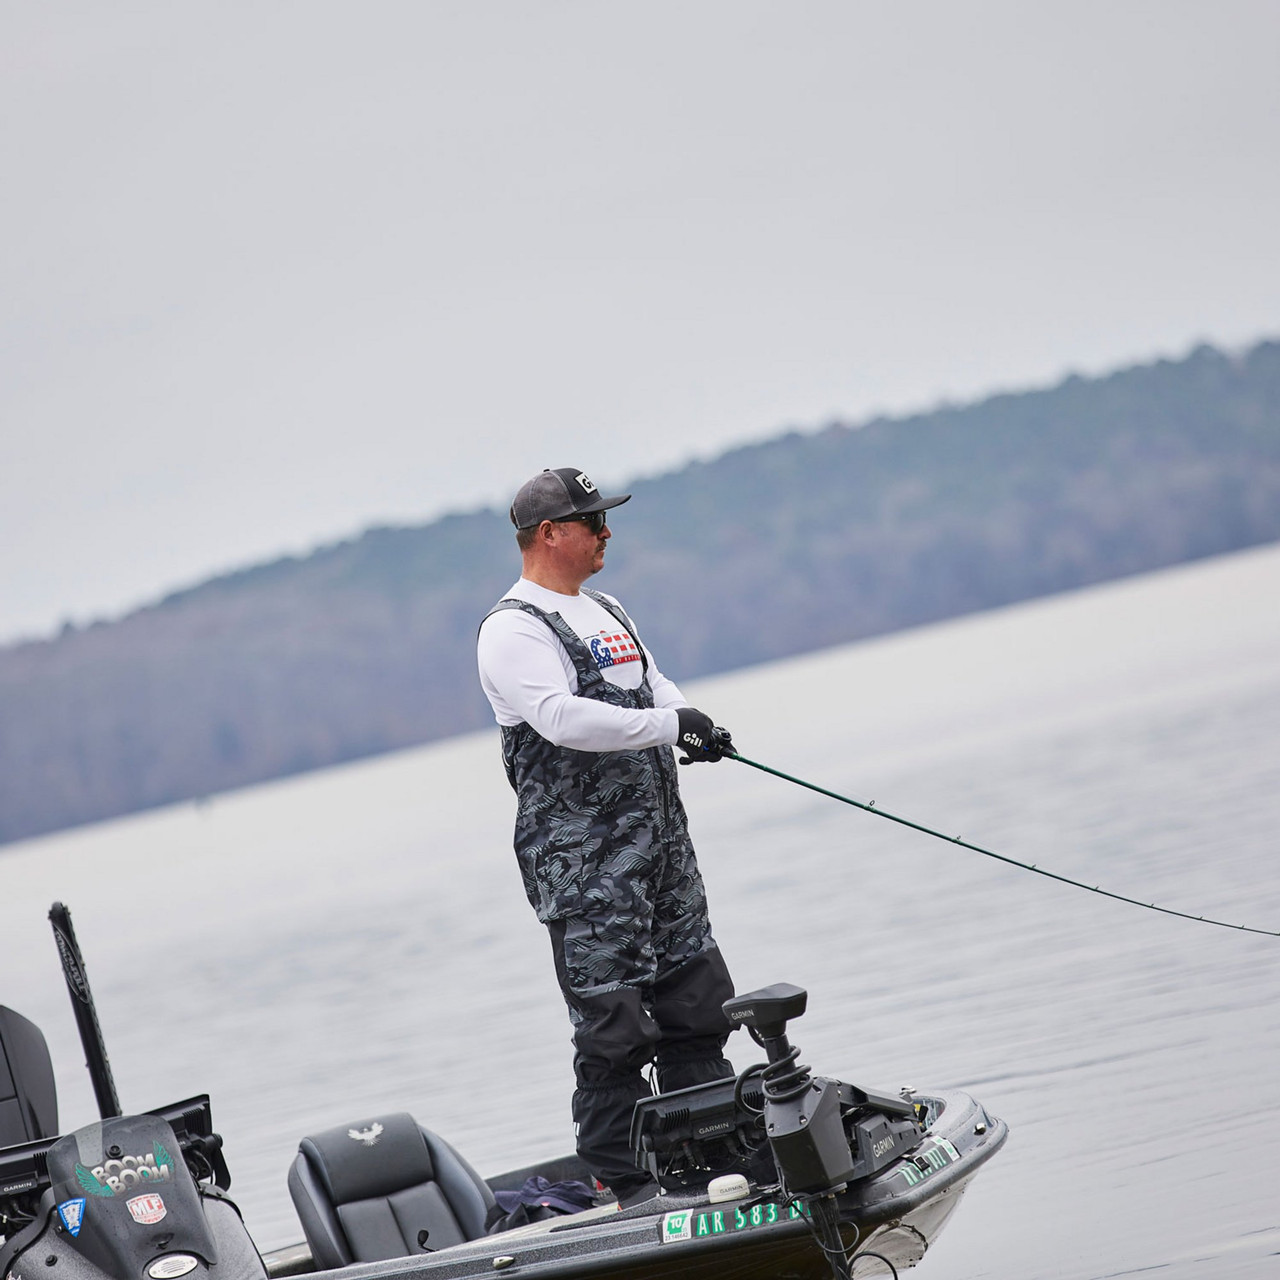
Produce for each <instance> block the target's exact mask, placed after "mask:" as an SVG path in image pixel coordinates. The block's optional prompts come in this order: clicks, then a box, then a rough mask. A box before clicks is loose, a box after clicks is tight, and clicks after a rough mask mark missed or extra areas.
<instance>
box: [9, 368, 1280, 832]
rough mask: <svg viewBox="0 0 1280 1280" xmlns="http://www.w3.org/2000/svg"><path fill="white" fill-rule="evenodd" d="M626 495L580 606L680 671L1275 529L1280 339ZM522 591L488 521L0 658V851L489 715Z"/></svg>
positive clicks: (185, 597)
mask: <svg viewBox="0 0 1280 1280" xmlns="http://www.w3.org/2000/svg"><path fill="white" fill-rule="evenodd" d="M566 462H573V463H576V464H578V465H581V466H584V467H586V468H587V469H588V470H595V469H602V468H605V467H607V463H608V459H606V458H598V459H590V458H583V459H577V458H571V459H565V458H548V459H547V465H549V466H560V465H564V464H565V463H566ZM631 491H632V492H633V493H634V495H635V497H634V499H633V501H632V502H630V503H629V504H628V505H627V506H625V507H623V508H622V509H621V510H619V511H618V512H616V513H615V515H614V519H613V520H612V522H611V524H612V527H613V529H614V539H613V541H612V543H611V545H610V550H609V558H608V559H609V563H608V567H607V568H606V570H605V572H604V573H603V574H602V575H601V577H600V579H599V580H598V585H599V586H601V587H602V588H603V589H604V590H607V591H610V592H612V593H614V594H616V595H618V596H620V597H621V598H622V599H623V601H624V602H625V603H626V604H627V606H628V607H629V608H630V609H632V610H633V611H634V613H635V614H636V616H637V618H638V619H640V620H641V622H642V624H643V626H644V638H645V640H646V642H647V643H648V644H649V645H650V646H651V647H652V648H653V649H654V650H655V652H656V653H657V654H658V655H659V656H660V658H661V661H662V665H663V668H664V670H665V671H666V672H667V673H668V674H669V675H671V676H672V677H673V678H675V679H677V680H687V679H689V678H691V677H694V676H698V675H703V674H707V673H711V672H716V671H722V670H727V669H730V668H733V667H738V666H742V665H745V664H749V663H754V662H760V661H765V660H768V659H772V658H778V657H783V656H786V655H789V654H795V653H800V652H804V651H806V650H811V649H816V648H820V647H824V646H827V645H832V644H838V643H841V642H844V641H848V640H854V639H857V638H859V637H863V636H869V635H875V634H879V633H883V632H887V631H891V630H894V629H896V628H900V627H906V626H911V625H914V624H918V623H922V622H928V621H933V620H936V619H940V618H945V617H949V616H953V615H956V614H960V613H966V612H970V611H973V610H977V609H984V608H989V607H991V606H994V605H1000V604H1005V603H1009V602H1011V601H1015V600H1021V599H1025V598H1028V597H1031V596H1037V595H1043V594H1046V593H1050V592H1055V591H1061V590H1064V589H1067V588H1071V587H1078V586H1083V585H1086V584H1088V583H1094V582H1099V581H1103V580H1106V579H1109V578H1114V577H1118V576H1122V575H1126V574H1131V573H1138V572H1142V571H1144V570H1148V569H1154V568H1158V567H1162V566H1165V565H1170V564H1175V563H1178V562H1181V561H1184V560H1190V559H1195V558H1197V557H1202V556H1207V555H1213V554H1216V553H1218V552H1223V551H1230V550H1234V549H1237V548H1241V547H1245V546H1250V545H1253V544H1256V543H1260V542H1266V541H1270V540H1274V539H1276V538H1280V343H1263V344H1261V345H1259V346H1257V347H1255V348H1254V349H1253V350H1252V351H1250V352H1249V353H1248V354H1247V355H1245V356H1243V357H1240V358H1232V357H1228V356H1226V355H1223V354H1221V353H1219V352H1217V351H1215V350H1213V349H1211V348H1208V347H1201V348H1199V349H1197V350H1196V351H1194V352H1193V353H1192V354H1191V355H1190V356H1189V357H1187V358H1186V359H1185V360H1182V361H1177V362H1170V361H1161V362H1159V363H1156V364H1153V365H1149V366H1143V367H1139V368H1133V369H1127V370H1123V371H1121V372H1118V373H1115V374H1112V375H1110V376H1108V377H1105V378H1100V379H1091V380H1085V379H1082V378H1075V377H1073V378H1069V379H1067V380H1066V381H1065V382H1063V383H1062V384H1061V385H1059V386H1057V387H1054V388H1052V389H1050V390H1044V391H1035V392H1027V393H1022V394H1017V395H1001V396H997V397H994V398H992V399H989V400H986V401H984V402H982V403H979V404H974V405H970V406H966V407H962V408H946V409H940V410H937V411H934V412H931V413H925V414H919V415H915V416H913V417H909V418H902V419H896V420H889V419H879V420H876V421H873V422H869V423H865V424H862V425H857V426H847V425H842V424H835V425H832V426H829V427H827V428H825V429H824V430H821V431H818V432H816V433H812V434H799V433H795V434H791V435H787V436H785V437H782V438H780V439H777V440H774V441H771V442H769V443H766V444H761V445H753V446H750V447H746V448H741V449H736V450H734V451H732V452H730V453H727V454H725V455H723V456H722V457H719V458H717V459H715V460H713V461H710V462H705V463H695V464H691V465H689V466H687V467H685V468H683V469H681V470H679V471H676V472H672V473H670V474H667V475H663V476H659V477H656V478H652V479H646V480H642V481H638V482H636V483H635V484H633V485H632V486H631ZM518 571H519V561H518V556H517V553H516V550H515V545H514V539H513V536H512V530H511V528H510V525H509V524H508V523H507V520H506V515H505V512H501V511H483V512H476V513H472V514H466V515H452V516H448V517H446V518H444V519H442V520H438V521H436V522H434V523H432V524H429V525H425V526H421V527H414V528H394V529H393V528H379V529H371V530H369V531H368V532H367V533H365V534H364V535H363V536H361V537H359V538H357V539H354V540H352V541H350V542H346V543H342V544H340V545H337V546H332V547H327V548H323V549H321V550H319V551H317V552H315V553H314V554H312V555H310V556H307V557H305V558H301V559H285V560H279V561H276V562H274V563H271V564H266V565H262V566H258V567H256V568H251V569H246V570H244V571H243V572H240V573H235V574H232V575H229V576H226V577H222V578H219V579H216V580H214V581H211V582H208V583H206V584H204V585H202V586H200V587H197V588H194V589H192V590H189V591H184V592H181V593H178V594H175V595H173V596H170V597H168V598H167V599H165V600H162V601H161V602H159V603H158V604H156V605H154V606H152V607H150V608H147V609H143V610H140V611H139V612H137V613H134V614H132V615H131V616H129V617H127V618H125V619H123V620H121V621H119V622H115V623H99V624H96V625H94V626H92V627H88V628H85V629H83V630H80V631H71V630H68V631H66V632H64V633H63V634H62V635H61V636H59V637H58V638H57V639H53V640H49V641H43V642H36V643H27V644H21V645H17V646H13V647H10V648H8V649H3V650H0V840H14V839H18V838H20V837H23V836H28V835H33V834H36V833H39V832H43V831H49V830H52V829H55V828H58V827H62V826H67V825H71V824H74V823H80V822H87V821H92V820H95V819H99V818H104V817H108V816H112V815H115V814H121V813H127V812H130V811H133V810H136V809H141V808H145V807H149V806H153V805H158V804H164V803H167V802H170V801H174V800H179V799H182V798H185V797H192V796H200V795H205V794H208V793H211V792H215V791H220V790H225V789H227V788H230V787H235V786H240V785H243V784H245V783H250V782H256V781H261V780H264V779H267V778H273V777H279V776H282V775H285V774H290V773H296V772H299V771H302V770H306V769H312V768H317V767H319V766H322V765H327V764H333V763H336V762H339V761H343V760H350V759H354V758H356V757H360V756H367V755H371V754H374V753H377V752H382V751H388V750H392V749H394V748H398V747H403V746H407V745H410V744H413V743H419V742H425V741H429V740H431V739H435V738H440V737H445V736H448V735H450V734H455V733H459V732H463V731H466V730H470V729H475V728H478V727H481V726H483V725H485V724H488V723H490V722H491V721H490V717H489V714H488V707H487V704H486V703H485V701H484V698H483V695H482V694H481V693H480V690H479V686H478V684H477V681H476V676H475V665H474V639H475V632H476V627H477V625H478V623H479V621H480V619H481V618H482V617H483V616H484V613H485V611H486V609H487V608H488V607H489V606H490V605H491V604H492V603H493V602H494V601H495V600H496V599H497V598H498V597H499V596H500V595H501V594H502V592H503V591H504V590H505V589H506V587H507V586H508V585H509V584H510V583H511V582H512V581H513V580H514V579H515V577H516V576H517V574H518Z"/></svg>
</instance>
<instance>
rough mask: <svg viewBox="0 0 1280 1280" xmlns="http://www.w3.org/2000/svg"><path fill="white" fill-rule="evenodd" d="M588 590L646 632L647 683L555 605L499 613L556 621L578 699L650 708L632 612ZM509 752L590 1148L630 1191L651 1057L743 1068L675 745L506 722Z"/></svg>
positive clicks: (532, 896) (526, 869) (520, 828)
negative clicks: (595, 650) (578, 739)
mask: <svg viewBox="0 0 1280 1280" xmlns="http://www.w3.org/2000/svg"><path fill="white" fill-rule="evenodd" d="M584 594H586V595H589V596H590V597H591V598H592V599H593V600H595V601H596V603H598V604H599V605H600V606H601V607H602V608H604V609H606V610H607V611H608V612H609V613H610V614H612V615H613V616H614V617H615V618H616V619H617V620H618V622H619V623H620V624H621V625H622V626H623V627H624V628H625V629H626V630H627V631H628V632H629V633H630V635H631V638H632V640H633V641H635V644H636V648H637V650H638V651H639V652H640V655H641V661H642V663H643V664H644V665H643V675H642V678H641V681H640V685H639V687H638V688H635V689H624V688H622V687H620V686H619V685H616V684H613V683H611V682H610V681H608V680H606V679H605V678H604V676H603V675H602V674H601V672H600V667H599V665H598V664H597V661H596V658H595V657H594V656H593V655H592V653H591V651H590V650H589V649H588V648H587V646H586V645H585V644H584V643H583V641H582V639H581V638H580V637H579V636H578V635H577V633H576V632H575V631H573V629H572V628H571V627H569V625H568V624H567V623H566V622H565V621H564V620H563V619H562V618H561V617H560V615H559V614H556V613H547V612H545V611H544V610H542V609H539V608H538V607H537V606H536V605H533V604H530V603H528V602H527V601H524V600H515V599H507V600H503V601H500V602H499V603H498V604H497V605H496V606H495V608H494V610H493V611H494V612H496V611H498V610H501V609H521V610H523V611H524V612H526V613H528V614H531V615H532V616H533V617H536V618H539V619H541V620H542V621H543V622H545V623H546V625H547V626H549V627H550V628H551V629H552V630H553V631H554V632H555V634H556V636H557V637H558V638H559V640H560V643H561V644H562V645H563V646H564V648H565V651H566V653H567V654H568V655H569V658H570V661H571V662H572V664H573V669H574V673H575V674H576V676H577V680H578V691H577V696H578V697H581V698H594V699H597V700H599V701H601V702H608V703H611V704H613V705H614V706H621V707H644V708H650V707H652V706H653V705H654V703H653V693H652V690H651V688H650V685H649V678H648V660H647V659H646V658H645V657H644V649H643V647H642V646H641V645H640V642H639V640H638V639H637V638H636V634H635V628H634V626H633V625H632V623H631V620H630V618H628V617H627V615H626V614H625V613H624V612H623V611H622V610H621V609H619V608H617V607H615V606H614V605H613V603H612V602H611V601H609V600H608V599H606V598H605V597H603V596H601V595H600V594H599V593H598V592H595V591H585V590H584ZM502 759H503V764H504V766H505V768H506V772H507V779H508V781H509V782H510V783H511V786H512V788H513V790H514V791H515V793H516V802H517V807H516V825H515V851H516V858H517V861H518V863H519V866H520V873H521V876H522V877H523V880H524V888H525V893H526V894H527V896H528V898H529V902H530V904H531V905H532V906H533V908H534V910H535V911H536V912H537V915H538V919H539V920H541V921H542V922H543V923H544V924H546V925H547V927H548V930H549V931H550V933H551V942H552V949H553V951H554V953H555V961H556V975H557V978H558V979H559V982H560V988H561V990H562V991H563V993H564V997H565V1002H566V1004H567V1005H568V1007H569V1017H570V1020H571V1022H572V1023H573V1029H574V1037H573V1038H574V1046H575V1050H576V1052H575V1057H574V1069H575V1072H576V1075H577V1083H578V1088H577V1091H576V1092H575V1094H574V1118H575V1120H577V1122H578V1127H579V1141H578V1150H579V1153H580V1154H581V1155H582V1156H583V1158H584V1159H585V1160H586V1161H587V1163H588V1165H589V1166H590V1167H591V1168H592V1171H593V1172H595V1173H596V1176H597V1177H600V1178H601V1180H602V1181H604V1182H606V1183H608V1184H609V1185H610V1186H612V1187H613V1189H614V1190H615V1191H619V1190H620V1189H621V1187H622V1186H624V1185H625V1184H626V1183H627V1182H628V1180H630V1179H633V1178H634V1177H636V1176H637V1171H636V1169H635V1166H634V1164H633V1162H632V1159H631V1155H630V1144H629V1138H628V1129H629V1125H630V1116H631V1107H632V1106H633V1105H634V1102H635V1100H636V1098H637V1097H640V1096H643V1095H644V1094H647V1093H648V1092H649V1089H648V1086H647V1084H644V1082H643V1080H642V1077H641V1068H642V1067H643V1066H644V1065H645V1064H646V1063H648V1062H650V1061H653V1060H654V1059H655V1057H656V1060H657V1064H658V1074H659V1084H660V1087H662V1088H663V1089H675V1088H684V1087H686V1086H688V1085H691V1084H697V1083H702V1082H704V1081H706V1080H715V1079H721V1078H723V1077H724V1076H725V1075H732V1074H733V1069H732V1067H731V1066H730V1065H729V1063H728V1062H727V1061H726V1060H725V1058H724V1056H723V1052H722V1050H723V1047H724V1042H725V1040H726V1039H727V1037H728V1033H729V1029H730V1028H729V1025H728V1022H727V1020H726V1019H725V1016H724V1014H723V1012H722V1010H721V1007H720V1006H721V1004H722V1003H723V1002H724V1001H725V1000H727V999H728V998H729V997H730V996H731V995H732V994H733V983H732V980H731V979H730V977H729V973H728V970H727V968H726V966H725V963H724V960H723V958H722V957H721V955H720V951H719V948H718V947H717V946H716V944H715V940H714V939H713V938H712V936H711V923H710V920H709V919H708V915H707V899H706V893H705V890H704V888H703V884H702V876H701V874H700V873H699V871H698V864H697V859H696V858H695V856H694V851H693V844H692V842H691V841H690V839H689V830H688V823H687V820H686V817H685V811H684V806H683V804H682V803H681V801H680V793H679V788H678V783H677V774H676V768H677V766H676V763H675V757H674V754H673V752H672V750H671V748H670V747H665V746H664V747H649V748H645V749H643V750H638V751H603V752H594V751H576V750H573V749H571V748H568V747H558V746H556V745H555V744H554V743H552V742H549V741H548V740H547V739H546V738H544V737H542V736H541V734H539V733H538V732H537V731H536V730H535V729H534V728H533V727H532V726H531V725H529V724H527V723H523V722H522V723H520V724H517V725H504V726H503V727H502Z"/></svg>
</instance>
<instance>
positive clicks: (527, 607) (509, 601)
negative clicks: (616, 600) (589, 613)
mask: <svg viewBox="0 0 1280 1280" xmlns="http://www.w3.org/2000/svg"><path fill="white" fill-rule="evenodd" d="M507 609H519V610H521V612H523V613H527V614H529V615H530V616H531V617H534V618H540V619H541V620H542V621H543V622H545V623H546V624H547V626H549V627H550V628H551V630H552V631H554V632H555V633H556V636H557V638H558V639H559V641H560V643H561V644H562V645H564V648H565V652H566V653H567V654H568V655H569V661H570V662H572V663H573V668H574V672H575V673H576V675H577V677H578V692H579V693H581V692H582V690H583V689H586V688H589V687H590V686H591V685H593V684H596V683H598V682H599V681H602V680H603V679H604V677H603V676H602V675H601V674H600V668H599V667H597V666H596V663H595V659H594V658H592V656H591V654H590V652H589V651H588V649H587V646H586V645H585V644H583V643H582V637H581V636H579V635H578V633H577V632H576V631H575V630H574V629H573V628H572V627H571V626H570V625H569V624H568V623H567V622H566V621H565V620H564V619H563V618H562V617H561V616H560V615H559V614H558V613H548V612H547V611H546V610H545V609H539V608H538V606H537V605H536V604H530V603H529V601H528V600H517V599H516V598H515V597H514V596H507V597H506V599H504V600H499V601H498V603H497V604H495V605H494V606H493V608H492V609H490V610H489V612H488V613H486V614H485V615H484V617H483V618H481V619H480V625H481V626H482V627H483V626H484V624H485V623H486V622H487V621H488V620H489V619H490V618H491V617H493V615H494V614H495V613H502V612H504V611H505V610H507ZM612 612H613V610H610V613H612ZM615 616H616V615H615Z"/></svg>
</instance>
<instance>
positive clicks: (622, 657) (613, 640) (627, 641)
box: [587, 631, 640, 670]
mask: <svg viewBox="0 0 1280 1280" xmlns="http://www.w3.org/2000/svg"><path fill="white" fill-rule="evenodd" d="M587 648H588V649H590V650H591V656H592V657H593V658H594V659H595V660H596V666H597V667H599V668H600V669H601V670H604V668H605V667H616V666H617V665H618V664H619V663H620V662H639V661H640V650H639V649H637V648H636V645H635V641H634V640H632V638H631V637H630V636H629V635H628V634H627V633H626V632H625V631H602V632H600V634H599V635H595V636H592V637H591V638H590V639H589V640H588V641H587Z"/></svg>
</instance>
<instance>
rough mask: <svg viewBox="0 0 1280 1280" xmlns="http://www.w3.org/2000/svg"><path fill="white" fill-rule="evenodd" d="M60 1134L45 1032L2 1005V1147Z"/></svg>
mask: <svg viewBox="0 0 1280 1280" xmlns="http://www.w3.org/2000/svg"><path fill="white" fill-rule="evenodd" d="M57 1136H58V1090H57V1086H56V1085H55V1084H54V1079H53V1062H52V1060H51V1059H50V1057H49V1046H48V1045H47V1044H46V1043H45V1038H44V1033H43V1032H42V1031H41V1030H40V1028H39V1027H37V1026H36V1024H35V1023H34V1022H30V1021H28V1020H27V1019H26V1018H24V1017H23V1016H22V1014H20V1013H16V1012H15V1011H14V1010H12V1009H9V1008H6V1007H5V1006H4V1005H0V1147H11V1146H15V1145H17V1144H18V1143H20V1142H35V1141H37V1140H38V1139H40V1138H56V1137H57ZM0 1274H3V1273H2V1272H0Z"/></svg>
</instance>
